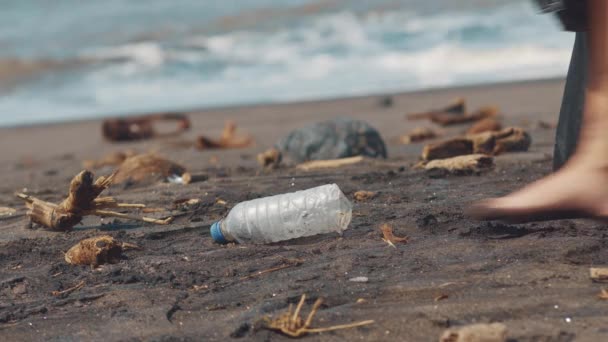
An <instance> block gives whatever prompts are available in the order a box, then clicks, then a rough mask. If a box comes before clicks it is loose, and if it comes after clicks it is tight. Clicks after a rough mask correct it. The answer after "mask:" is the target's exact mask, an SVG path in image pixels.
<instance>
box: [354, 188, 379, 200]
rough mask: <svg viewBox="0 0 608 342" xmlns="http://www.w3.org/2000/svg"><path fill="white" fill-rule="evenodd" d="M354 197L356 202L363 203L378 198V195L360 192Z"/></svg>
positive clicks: (370, 192) (371, 192)
mask: <svg viewBox="0 0 608 342" xmlns="http://www.w3.org/2000/svg"><path fill="white" fill-rule="evenodd" d="M353 196H354V197H355V201H358V202H362V201H367V200H369V199H372V198H374V197H376V193H375V192H373V191H365V190H359V191H357V192H355V194H354V195H353Z"/></svg>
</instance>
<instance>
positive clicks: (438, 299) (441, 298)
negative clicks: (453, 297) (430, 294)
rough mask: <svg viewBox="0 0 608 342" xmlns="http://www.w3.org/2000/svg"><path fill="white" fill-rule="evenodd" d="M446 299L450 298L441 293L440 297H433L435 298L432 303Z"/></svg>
mask: <svg viewBox="0 0 608 342" xmlns="http://www.w3.org/2000/svg"><path fill="white" fill-rule="evenodd" d="M448 298H450V296H448V295H447V294H445V293H442V294H440V295H437V296H435V298H433V301H434V302H438V301H441V300H444V299H448Z"/></svg>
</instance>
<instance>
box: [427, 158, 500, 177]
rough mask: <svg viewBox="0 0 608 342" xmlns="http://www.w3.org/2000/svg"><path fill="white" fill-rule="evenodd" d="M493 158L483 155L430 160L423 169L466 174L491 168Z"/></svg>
mask: <svg viewBox="0 0 608 342" xmlns="http://www.w3.org/2000/svg"><path fill="white" fill-rule="evenodd" d="M493 164H494V158H492V157H491V156H487V155H484V154H469V155H466V156H458V157H452V158H448V159H437V160H431V161H430V162H428V163H427V164H426V165H424V168H425V169H426V170H433V169H443V170H447V171H449V172H452V173H468V172H475V171H479V170H481V169H486V168H490V167H492V165H493Z"/></svg>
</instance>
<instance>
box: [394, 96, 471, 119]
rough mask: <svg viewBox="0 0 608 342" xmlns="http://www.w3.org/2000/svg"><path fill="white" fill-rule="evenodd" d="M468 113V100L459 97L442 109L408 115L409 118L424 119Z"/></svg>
mask: <svg viewBox="0 0 608 342" xmlns="http://www.w3.org/2000/svg"><path fill="white" fill-rule="evenodd" d="M465 113H466V102H465V100H464V98H458V99H456V100H455V101H454V102H453V103H451V104H449V105H447V106H446V107H444V108H441V109H435V110H430V111H428V112H421V113H410V114H407V115H406V117H407V119H408V120H424V119H432V118H433V117H434V116H437V115H441V114H448V115H457V116H461V115H464V114H465Z"/></svg>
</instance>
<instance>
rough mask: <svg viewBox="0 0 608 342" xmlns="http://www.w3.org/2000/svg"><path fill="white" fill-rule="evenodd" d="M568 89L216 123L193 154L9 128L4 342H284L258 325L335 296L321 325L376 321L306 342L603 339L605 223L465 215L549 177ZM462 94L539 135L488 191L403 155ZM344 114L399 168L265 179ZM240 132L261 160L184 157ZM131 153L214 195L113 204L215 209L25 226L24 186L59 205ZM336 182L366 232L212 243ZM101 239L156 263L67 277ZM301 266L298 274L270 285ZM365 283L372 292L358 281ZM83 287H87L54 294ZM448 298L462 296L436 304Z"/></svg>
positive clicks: (1, 309) (204, 122) (159, 189)
mask: <svg viewBox="0 0 608 342" xmlns="http://www.w3.org/2000/svg"><path fill="white" fill-rule="evenodd" d="M563 86H564V84H563V81H562V80H544V81H534V82H523V83H512V84H500V85H491V86H478V87H466V88H457V89H444V90H433V91H422V92H416V93H405V94H399V95H395V96H394V105H393V106H392V107H388V108H385V107H382V106H379V105H378V102H379V100H380V98H381V97H379V96H371V97H362V98H352V99H338V100H331V101H318V102H305V103H295V104H278V105H264V106H245V107H238V108H223V109H214V110H207V111H202V112H200V113H194V114H192V115H191V119H192V121H193V127H192V130H191V131H190V132H189V133H187V134H186V135H184V136H181V137H180V138H178V139H175V138H174V139H167V140H151V141H146V142H137V143H126V144H111V143H108V142H105V141H103V139H102V137H101V132H100V122H99V121H87V122H75V123H66V124H57V125H45V126H32V127H22V128H11V129H1V130H0V146H1V147H0V148H1V153H0V206H9V207H13V208H20V211H19V212H18V214H17V215H16V217H12V218H8V219H0V227H1V229H2V234H0V284H1V287H0V338H1V339H2V340H4V341H25V340H28V341H38V340H57V341H59V340H61V341H65V340H107V341H117V340H121V341H123V340H129V341H131V340H151V341H191V340H192V341H199V340H227V339H232V338H234V339H236V338H242V339H243V340H273V341H274V340H287V338H286V337H284V336H282V335H279V334H277V333H275V332H270V331H267V330H256V329H255V328H256V325H255V323H256V322H257V321H258V320H259V319H260V318H261V317H263V316H265V315H276V314H279V313H281V312H283V310H285V309H286V308H287V307H288V305H289V304H290V303H296V302H297V301H298V300H299V298H300V295H301V294H303V293H306V294H307V295H308V298H309V300H308V301H307V303H309V304H312V303H313V302H314V300H315V299H316V298H319V297H322V298H324V304H323V306H322V307H321V310H320V311H319V313H318V314H317V316H316V319H315V321H314V326H318V327H323V326H329V325H335V324H345V323H350V322H355V321H360V320H367V319H374V320H375V321H376V323H375V324H373V325H369V326H366V327H360V328H354V329H349V330H341V331H336V332H330V333H323V334H319V335H310V336H308V337H306V339H308V340H322V341H338V340H348V341H351V340H374V341H379V340H382V341H436V340H437V339H438V337H439V336H440V334H441V332H442V331H443V330H444V329H445V328H447V327H451V326H458V325H462V324H468V323H474V322H503V323H505V324H506V325H507V327H508V329H509V338H510V339H512V340H513V341H570V340H575V339H576V340H577V341H579V340H580V341H584V340H590V341H599V340H605V339H606V338H608V329H607V328H606V323H608V318H606V317H607V314H608V303H606V302H602V301H601V300H599V299H598V298H597V294H598V293H599V292H600V289H601V284H596V283H593V282H591V280H590V279H589V276H588V272H589V267H590V266H594V265H602V264H603V263H605V262H606V261H605V260H607V258H608V249H606V248H605V247H606V242H605V241H606V238H605V237H606V233H605V228H606V227H605V225H602V224H599V223H595V222H592V221H585V220H563V221H554V222H546V223H531V224H522V225H507V224H501V223H495V222H494V223H480V222H475V221H472V220H470V219H468V218H466V217H465V216H464V215H463V209H464V208H466V206H467V205H468V204H469V203H471V202H473V201H475V200H478V199H482V198H485V197H488V196H499V195H503V194H506V193H508V192H510V191H512V190H514V189H516V188H519V187H521V186H522V185H524V184H526V183H528V182H530V181H532V180H534V179H538V178H540V177H542V176H543V175H545V174H547V173H549V172H550V171H551V153H552V145H553V139H554V138H553V134H554V131H553V130H552V129H546V128H541V127H539V126H538V122H539V120H543V121H547V122H555V121H556V120H557V113H558V110H559V104H560V99H561V95H562V92H563ZM457 96H464V97H466V98H467V100H468V103H469V105H470V108H471V109H474V108H476V107H479V106H482V105H498V106H499V107H500V108H501V109H502V112H503V113H504V120H503V122H504V123H505V124H507V125H518V126H522V127H524V128H527V129H528V130H529V132H530V133H531V135H532V138H533V144H532V147H531V149H530V151H529V152H526V153H517V154H515V153H514V154H505V155H501V156H499V157H498V158H497V159H496V167H495V168H494V169H493V170H491V171H488V172H484V173H482V174H480V175H473V176H448V177H444V178H431V177H429V175H428V174H426V173H425V172H423V171H420V170H415V169H412V168H411V167H412V165H414V164H415V163H416V161H417V158H418V155H419V154H420V151H421V149H422V146H423V145H422V144H413V145H398V144H395V143H394V142H393V139H394V138H395V137H397V136H398V135H400V134H403V133H406V132H407V131H409V130H410V129H412V128H413V127H415V126H418V125H420V124H424V123H422V122H408V121H406V120H404V114H405V113H407V112H417V111H420V110H425V109H429V108H435V107H440V106H442V105H443V104H445V103H447V102H449V101H450V100H452V99H453V98H454V97H457ZM15 115H17V114H15ZM335 116H349V117H354V118H358V119H364V120H366V121H368V122H369V123H371V124H372V125H373V126H375V127H376V128H377V129H378V130H379V131H380V132H381V133H382V135H383V137H384V138H385V140H386V142H387V145H388V151H389V159H387V160H386V161H377V162H366V163H364V164H359V165H355V166H349V167H344V168H341V169H330V170H323V171H311V172H303V171H299V170H296V169H295V168H293V167H285V168H281V169H278V170H274V171H263V170H260V169H259V168H258V167H257V165H256V161H255V155H256V154H257V153H258V152H260V151H262V150H264V149H265V148H266V147H268V146H269V145H271V144H272V143H273V142H274V141H275V140H277V139H278V138H280V137H281V136H282V135H284V134H285V133H287V132H288V131H289V130H290V129H292V128H296V127H299V126H301V125H303V124H306V123H309V122H314V121H317V120H321V119H325V118H328V117H335ZM226 119H232V120H235V121H236V122H237V124H238V125H239V128H240V129H242V130H244V131H246V132H249V133H251V134H253V135H254V137H255V138H256V142H257V144H256V145H255V146H253V147H251V148H247V149H239V150H211V151H205V152H201V151H196V150H193V149H183V148H177V147H176V145H175V144H174V143H175V142H176V140H180V141H181V140H186V139H192V138H194V137H195V136H196V135H198V134H203V133H204V134H207V135H210V136H214V135H215V136H219V134H220V131H221V128H222V126H223V123H224V120H226ZM428 125H430V124H428ZM466 127H467V126H456V127H453V128H450V129H448V130H446V134H448V135H452V134H457V133H460V132H462V131H464V130H466ZM129 148H130V149H135V150H137V151H140V152H144V151H148V150H153V151H158V152H160V153H161V154H163V155H165V156H167V157H169V158H171V159H172V160H175V161H177V162H180V163H182V164H184V165H185V166H187V167H188V168H189V169H190V170H191V171H193V172H204V173H206V174H208V175H209V179H208V180H207V181H205V182H198V183H193V184H190V185H187V186H183V185H175V184H154V185H151V186H145V187H137V186H136V187H132V188H128V189H125V188H124V187H121V186H114V187H112V188H110V189H109V191H108V194H110V195H112V196H115V197H116V198H118V199H120V200H122V201H125V202H143V203H145V204H147V205H148V206H150V207H170V206H171V204H172V202H173V201H174V200H176V199H179V198H199V199H200V200H201V202H200V204H198V205H195V206H194V207H192V208H189V209H187V210H184V211H182V212H174V214H178V215H177V216H176V219H175V221H174V222H173V223H172V224H171V225H169V226H154V225H148V224H139V223H133V222H128V221H123V220H120V221H116V220H108V219H105V220H103V222H101V221H100V219H98V218H87V219H85V220H84V221H83V223H82V225H79V226H77V227H76V229H75V230H74V231H73V232H70V233H54V232H48V231H44V230H41V229H37V230H30V229H27V228H25V227H24V226H25V223H26V220H25V217H24V216H23V213H24V210H23V209H22V203H21V202H20V201H19V200H18V199H16V198H15V197H13V193H14V192H15V191H22V190H23V189H24V188H27V191H28V192H29V193H30V194H32V195H35V196H38V197H40V198H42V199H45V200H49V201H59V200H61V198H62V197H63V196H64V195H65V193H66V191H67V186H68V183H69V180H70V179H71V178H72V177H73V176H74V175H75V174H76V173H77V172H79V171H80V170H81V169H82V166H81V163H82V160H84V159H92V158H99V157H101V156H103V155H104V154H106V153H107V152H110V151H116V150H124V149H129ZM110 171H111V170H110V169H102V170H98V171H97V174H98V175H101V174H107V173H109V172H110ZM332 182H335V183H337V184H338V185H339V186H340V187H341V189H342V190H343V192H344V193H345V194H346V195H347V196H348V197H349V198H352V196H353V194H354V192H356V191H357V190H369V191H376V192H378V195H377V196H376V197H375V198H373V199H372V200H369V201H367V202H354V201H353V205H354V215H353V221H352V223H351V225H350V228H349V229H348V230H347V231H346V232H345V233H344V235H343V236H341V237H340V236H337V235H333V234H329V235H324V236H316V237H311V238H305V239H298V240H294V241H288V242H282V243H277V244H273V245H233V246H219V245H216V244H214V243H213V242H212V241H211V238H210V236H209V225H210V224H211V223H212V222H214V221H215V220H217V219H219V218H221V217H222V216H223V215H225V214H226V213H227V212H228V210H229V209H230V208H231V207H232V206H234V205H235V204H236V203H238V202H241V201H244V200H248V199H252V198H257V197H262V196H267V195H273V194H278V193H283V192H288V191H295V190H299V189H305V188H309V187H313V186H317V185H321V184H326V183H332ZM218 199H222V200H223V201H225V202H226V204H222V203H221V202H220V203H218V201H217V200H218ZM382 223H390V224H392V225H393V226H394V228H395V234H396V235H398V236H404V235H407V236H408V237H409V238H410V241H409V243H407V244H400V245H397V246H396V248H392V247H390V246H388V245H387V244H386V243H385V242H383V241H382V239H381V235H380V233H379V229H378V227H379V225H380V224H382ZM100 234H109V235H112V236H114V237H116V238H119V239H121V240H123V241H126V242H131V243H135V244H138V245H140V246H141V247H143V250H141V251H128V252H126V253H125V254H126V256H127V257H128V258H127V259H125V260H122V261H121V262H119V263H117V264H113V265H105V266H103V267H101V268H99V269H96V270H92V269H91V268H90V267H86V266H76V267H74V266H69V265H67V264H66V263H65V262H64V260H63V252H65V251H67V249H69V248H70V247H71V246H72V245H73V244H75V243H76V242H78V241H79V240H81V239H83V238H86V237H91V236H96V235H100ZM293 259H298V260H300V261H301V264H300V265H298V266H292V267H288V268H284V269H281V270H278V271H276V272H271V273H266V274H262V275H259V276H255V275H256V274H257V272H259V271H264V270H267V269H270V268H273V267H277V266H281V265H284V264H285V263H286V262H289V260H293ZM252 275H253V276H252ZM250 276H251V277H250ZM359 276H364V277H367V278H368V279H369V281H368V282H365V283H357V282H352V281H349V279H351V278H353V277H359ZM81 281H84V284H85V285H84V287H83V288H82V289H79V290H77V291H74V292H72V293H69V294H64V295H60V296H53V295H52V294H51V292H52V291H57V290H59V291H60V290H64V289H67V288H70V287H72V286H74V285H76V284H78V283H79V282H81ZM440 295H445V296H447V298H445V299H443V300H440V301H435V298H437V297H438V296H440ZM305 312H308V307H307V308H306V310H305Z"/></svg>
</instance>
